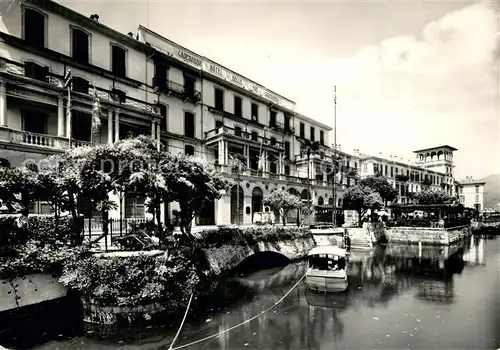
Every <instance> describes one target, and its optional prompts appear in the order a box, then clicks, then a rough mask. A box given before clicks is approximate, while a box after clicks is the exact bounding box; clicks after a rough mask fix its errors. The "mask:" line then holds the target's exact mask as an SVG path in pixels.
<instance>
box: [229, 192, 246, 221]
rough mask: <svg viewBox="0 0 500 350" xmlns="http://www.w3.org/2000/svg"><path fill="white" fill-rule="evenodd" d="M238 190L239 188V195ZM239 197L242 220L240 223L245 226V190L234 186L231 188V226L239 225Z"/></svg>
mask: <svg viewBox="0 0 500 350" xmlns="http://www.w3.org/2000/svg"><path fill="white" fill-rule="evenodd" d="M238 188H239V194H238ZM238 195H239V204H240V205H239V207H240V213H239V216H240V220H239V223H240V224H243V213H244V211H245V208H244V207H243V203H244V193H243V188H241V186H237V185H234V186H233V187H232V188H231V224H237V223H238Z"/></svg>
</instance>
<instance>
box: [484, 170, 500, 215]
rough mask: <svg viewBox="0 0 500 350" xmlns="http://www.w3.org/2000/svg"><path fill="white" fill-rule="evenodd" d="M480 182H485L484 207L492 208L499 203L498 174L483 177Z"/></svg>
mask: <svg viewBox="0 0 500 350" xmlns="http://www.w3.org/2000/svg"><path fill="white" fill-rule="evenodd" d="M481 181H484V182H486V185H484V206H485V208H493V207H494V206H495V204H497V203H500V174H492V175H489V176H486V177H483V178H482V179H481Z"/></svg>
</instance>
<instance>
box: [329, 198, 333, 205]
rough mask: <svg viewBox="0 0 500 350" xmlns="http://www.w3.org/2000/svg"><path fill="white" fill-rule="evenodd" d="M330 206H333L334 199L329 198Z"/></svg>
mask: <svg viewBox="0 0 500 350" xmlns="http://www.w3.org/2000/svg"><path fill="white" fill-rule="evenodd" d="M328 204H329V205H333V198H332V197H330V198H328Z"/></svg>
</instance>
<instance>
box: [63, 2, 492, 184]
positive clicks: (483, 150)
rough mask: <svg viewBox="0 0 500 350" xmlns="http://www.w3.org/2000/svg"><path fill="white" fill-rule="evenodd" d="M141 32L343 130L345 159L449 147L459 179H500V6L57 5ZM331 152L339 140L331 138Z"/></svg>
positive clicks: (410, 156)
mask: <svg viewBox="0 0 500 350" xmlns="http://www.w3.org/2000/svg"><path fill="white" fill-rule="evenodd" d="M58 2H59V3H61V4H63V5H65V6H67V7H70V8H72V9H74V10H76V11H78V12H82V13H88V14H89V15H90V14H92V13H97V14H99V21H100V22H101V23H103V24H106V25H109V26H110V27H113V28H115V29H117V30H119V31H121V32H123V33H128V32H130V31H132V32H134V33H136V32H137V27H138V25H139V24H142V25H145V26H147V27H149V28H150V29H152V30H154V31H156V32H158V33H160V34H161V35H163V36H165V37H167V38H169V39H171V40H173V41H175V42H177V43H179V44H181V45H182V46H185V47H187V48H188V49H191V50H192V51H194V52H196V53H199V54H201V55H203V56H206V57H208V58H210V59H212V60H214V61H216V62H218V63H220V64H222V65H224V66H226V67H227V68H230V69H232V70H234V71H236V72H238V73H240V74H242V75H244V76H246V77H248V78H250V79H252V80H254V81H256V82H258V83H260V84H262V85H264V86H266V87H267V88H270V89H271V90H273V91H275V92H277V93H279V94H281V95H283V96H285V97H287V98H290V99H291V100H293V101H295V102H296V103H297V106H296V111H297V112H300V113H303V114H305V115H307V116H308V117H311V118H313V119H316V120H319V121H321V122H323V123H325V124H328V125H330V126H333V125H334V102H333V101H334V98H333V91H334V86H336V90H337V108H336V115H337V118H336V119H337V123H336V125H337V133H336V135H337V143H338V144H340V145H341V149H342V150H345V151H347V152H350V151H352V150H353V149H355V148H356V149H360V150H361V152H362V153H367V154H375V155H378V154H379V153H381V154H382V155H383V156H385V157H388V156H389V155H395V156H398V157H401V158H403V159H404V160H405V161H407V160H411V161H414V159H415V156H414V154H413V153H412V151H413V150H417V149H423V148H428V147H434V146H439V145H444V144H447V145H450V146H453V147H455V148H457V149H458V151H456V152H455V157H454V160H455V165H456V168H455V177H456V178H463V177H465V176H473V177H476V178H481V177H484V176H487V175H489V174H492V173H500V157H499V154H500V84H499V81H500V7H499V6H498V5H497V7H495V3H494V2H493V1H489V2H488V1H485V2H474V1H436V0H435V1H432V2H427V1H398V2H395V1H363V2H361V1H343V2H340V1H330V2H326V1H323V2H305V1H304V2H299V1H295V2H285V1H273V2H271V1H247V2H238V1H231V2H221V1H219V2H216V1H203V2H196V1H183V2H174V1H152V0H151V1H149V3H147V2H146V1H145V0H143V1H135V2H134V1H123V0H120V1H106V2H102V1H90V0H88V1H84V0H79V1H58ZM331 143H333V138H332V140H331Z"/></svg>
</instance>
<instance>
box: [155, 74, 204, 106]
mask: <svg viewBox="0 0 500 350" xmlns="http://www.w3.org/2000/svg"><path fill="white" fill-rule="evenodd" d="M153 86H154V87H155V89H158V90H159V91H162V92H164V93H166V94H167V95H172V96H175V97H178V98H181V99H183V100H184V101H191V102H193V103H195V104H196V103H199V102H200V101H201V92H199V91H197V90H195V89H192V88H187V87H186V86H185V85H182V84H179V83H176V82H173V81H171V80H165V81H164V80H160V79H158V78H157V77H154V78H153Z"/></svg>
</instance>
